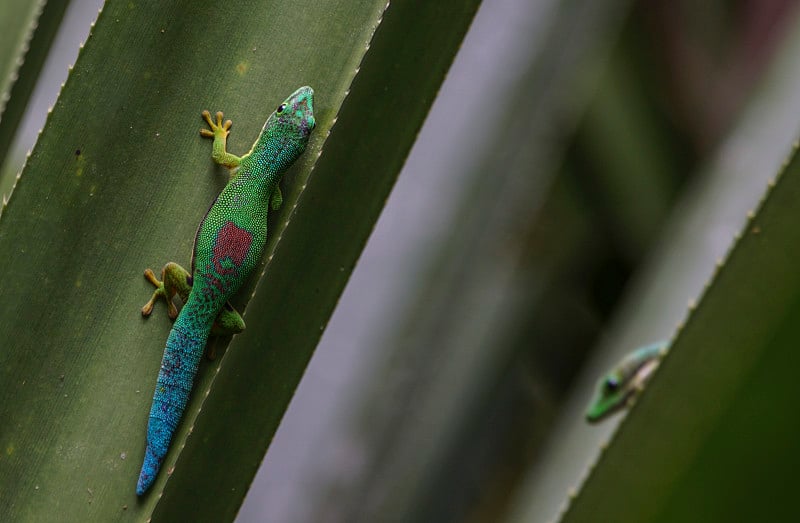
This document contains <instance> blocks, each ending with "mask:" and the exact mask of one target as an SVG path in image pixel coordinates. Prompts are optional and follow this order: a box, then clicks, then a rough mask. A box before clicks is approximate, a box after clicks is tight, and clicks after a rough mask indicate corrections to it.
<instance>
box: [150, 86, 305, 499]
mask: <svg viewBox="0 0 800 523" xmlns="http://www.w3.org/2000/svg"><path fill="white" fill-rule="evenodd" d="M313 105H314V91H313V90H312V89H311V88H310V87H301V88H300V89H298V90H296V91H295V92H294V93H292V95H291V96H289V97H288V98H287V99H286V100H285V101H284V102H283V103H282V104H280V105H279V106H278V108H277V109H276V110H275V111H274V112H273V113H272V114H271V115H270V116H269V118H268V119H267V121H266V123H265V124H264V127H263V128H262V129H261V133H260V134H259V135H258V139H256V141H255V143H254V144H253V147H252V148H251V149H250V152H248V153H247V154H245V155H244V156H242V157H241V158H239V157H238V156H235V155H233V154H231V153H229V152H228V151H227V150H226V140H227V138H228V134H229V133H230V130H229V129H230V127H231V121H230V120H228V121H226V122H225V123H223V122H222V113H221V112H218V113H217V114H216V122H214V121H213V120H212V119H211V114H210V113H209V112H208V111H203V118H204V119H205V121H206V122H207V123H208V125H209V127H210V128H211V130H208V129H201V130H200V134H201V135H202V136H204V137H208V138H213V139H214V144H213V146H212V153H211V158H212V159H213V160H214V161H215V162H216V163H218V164H220V165H224V166H225V167H227V168H228V169H230V173H231V178H230V181H229V182H228V184H227V185H226V186H225V188H224V189H223V190H222V192H221V193H220V194H219V196H217V198H216V200H215V201H214V203H213V204H212V205H211V207H210V208H209V209H208V212H206V215H205V217H204V218H203V220H202V221H201V222H200V225H199V226H198V228H197V233H196V234H195V238H194V248H193V251H192V253H193V254H192V269H191V271H187V270H186V269H184V268H183V267H181V266H180V265H178V264H176V263H168V264H167V265H165V266H164V269H163V270H162V272H161V274H162V276H161V278H162V281H159V280H158V279H157V278H156V277H155V275H154V274H153V271H151V270H150V269H148V270H146V271H145V277H146V278H147V279H148V280H149V281H150V282H151V283H153V285H155V286H156V290H155V292H154V293H153V296H152V298H151V299H150V301H148V302H147V304H146V305H145V306H144V307H142V314H143V315H144V316H148V315H149V314H150V313H151V312H152V310H153V305H154V303H155V301H156V300H158V299H160V298H163V299H165V300H166V302H167V308H168V313H169V316H170V318H173V319H175V323H174V324H173V326H172V330H171V331H170V334H169V337H168V338H167V344H166V348H165V349H164V357H163V359H162V361H161V370H160V371H159V373H158V379H157V382H156V388H155V393H154V394H153V403H152V407H151V409H150V419H149V422H148V424H147V447H146V450H145V456H144V463H143V464H142V470H141V472H140V474H139V481H138V482H137V484H136V494H137V495H139V496H141V495H143V494H144V493H145V492H146V491H147V489H148V488H150V486H151V485H152V484H153V481H155V478H156V475H157V474H158V471H159V469H160V468H161V463H162V461H163V460H164V457H165V456H166V454H167V450H168V449H169V445H170V441H171V440H172V435H173V434H174V433H175V429H176V427H177V426H178V423H179V421H180V419H181V416H182V415H183V411H184V409H185V407H186V402H187V400H188V398H189V393H190V392H191V390H192V384H193V381H194V377H195V375H196V374H197V367H198V365H199V363H200V356H201V355H202V353H203V348H204V347H205V345H206V342H207V340H208V337H209V335H210V334H232V333H236V332H241V331H242V330H243V329H244V321H243V320H242V317H241V316H240V315H239V313H237V312H236V311H235V310H234V309H233V307H231V306H230V304H229V303H228V299H229V298H230V297H231V296H233V295H234V294H235V293H236V291H238V290H239V288H240V287H241V285H242V284H243V283H244V281H245V279H246V278H247V276H248V275H249V274H250V273H251V272H252V271H253V269H254V268H255V267H256V265H257V264H258V262H259V260H260V259H261V254H262V252H263V251H264V246H265V245H266V243H267V213H268V210H269V209H272V210H277V209H278V208H280V206H281V203H282V201H283V198H282V196H281V191H280V188H279V187H278V182H279V181H280V179H281V177H282V176H283V174H284V173H285V172H286V170H287V169H288V168H289V166H290V165H291V164H292V163H294V161H295V160H296V159H297V158H298V157H299V156H300V155H301V154H302V153H303V151H304V150H305V148H306V144H307V143H308V138H309V136H310V134H311V131H312V130H313V129H314V125H315V120H314V106H313ZM176 293H177V294H178V295H179V296H180V298H181V299H182V300H183V301H184V305H183V308H182V309H181V310H180V313H179V312H178V311H177V309H176V308H175V306H174V305H173V304H172V298H173V296H174V295H175V294H176Z"/></svg>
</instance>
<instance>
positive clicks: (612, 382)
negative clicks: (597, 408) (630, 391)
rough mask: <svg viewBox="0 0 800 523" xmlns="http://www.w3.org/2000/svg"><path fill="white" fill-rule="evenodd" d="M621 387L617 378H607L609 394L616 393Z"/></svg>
mask: <svg viewBox="0 0 800 523" xmlns="http://www.w3.org/2000/svg"><path fill="white" fill-rule="evenodd" d="M618 387H619V381H617V378H607V379H606V390H607V391H608V392H614V391H615V390H617V388H618Z"/></svg>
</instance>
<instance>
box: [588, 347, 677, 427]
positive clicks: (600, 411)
mask: <svg viewBox="0 0 800 523" xmlns="http://www.w3.org/2000/svg"><path fill="white" fill-rule="evenodd" d="M666 351H667V343H666V342H658V343H653V344H651V345H647V346H645V347H642V348H640V349H638V350H636V351H634V352H632V353H630V354H628V355H627V356H626V357H625V358H624V359H623V360H622V361H621V362H620V363H619V365H617V367H616V368H614V369H613V370H612V371H611V372H609V373H608V374H606V375H605V376H604V377H603V379H601V380H600V381H599V382H598V384H597V389H596V391H595V394H594V397H593V398H592V401H591V403H589V407H588V408H587V409H586V420H587V421H588V422H589V423H597V422H598V421H602V420H604V419H606V418H607V417H608V416H610V415H611V414H613V413H614V412H617V411H618V410H620V409H622V408H623V407H625V406H627V405H628V403H629V402H630V400H631V398H632V397H633V395H634V393H636V391H638V390H641V389H642V388H643V387H644V384H645V383H646V382H647V380H648V379H649V378H650V375H651V374H652V373H653V371H655V369H656V367H658V365H659V363H660V361H661V356H663V355H664V354H665V353H666Z"/></svg>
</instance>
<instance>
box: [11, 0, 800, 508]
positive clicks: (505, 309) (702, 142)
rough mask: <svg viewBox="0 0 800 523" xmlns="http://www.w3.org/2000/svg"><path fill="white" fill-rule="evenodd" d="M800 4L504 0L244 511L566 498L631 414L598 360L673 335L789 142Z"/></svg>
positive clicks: (365, 258)
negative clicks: (594, 419) (612, 417)
mask: <svg viewBox="0 0 800 523" xmlns="http://www.w3.org/2000/svg"><path fill="white" fill-rule="evenodd" d="M101 4H102V2H100V1H98V0H72V2H71V3H70V5H69V8H68V10H67V13H66V15H65V23H64V25H63V27H62V29H61V31H60V32H59V34H58V36H57V37H56V41H55V43H54V45H53V50H52V51H51V54H50V56H49V57H48V60H47V62H46V65H45V69H44V71H43V75H42V77H41V79H40V82H39V84H38V86H37V89H36V91H35V92H34V93H33V98H32V104H31V106H30V109H29V111H28V114H27V115H26V116H25V119H24V123H23V132H21V133H19V136H18V139H17V141H16V142H15V144H14V146H13V151H12V154H10V155H9V158H8V160H7V161H6V163H5V164H4V166H3V169H6V170H11V171H17V170H18V169H19V168H20V165H21V163H22V161H24V153H25V151H26V150H28V149H30V147H32V144H33V142H34V141H35V138H36V133H37V132H38V129H40V128H41V126H42V125H43V122H44V118H45V115H46V111H47V107H48V106H52V105H53V104H54V102H55V98H56V96H57V93H58V89H59V86H60V84H61V82H63V81H64V79H65V78H66V74H67V67H68V65H69V64H71V63H73V62H74V60H75V57H76V56H77V52H78V48H79V44H80V42H81V41H83V40H84V39H85V37H86V34H87V33H88V30H89V26H90V24H91V22H92V21H93V20H94V17H95V16H96V13H97V9H98V8H99V7H100V5H101ZM390 12H391V7H390ZM797 14H798V13H797V2H790V1H782V0H767V1H756V0H738V1H722V0H712V1H709V2H702V3H697V2H688V1H678V2H675V1H667V0H642V1H638V2H629V1H610V0H595V1H590V0H586V1H580V0H570V1H563V2H557V1H548V0H537V1H531V0H484V2H483V3H482V5H481V8H480V10H479V11H478V13H477V15H476V17H475V20H474V22H473V25H472V27H471V29H470V31H469V33H468V35H467V37H466V39H465V41H464V44H463V47H462V49H461V50H460V52H459V54H458V56H457V57H456V60H455V62H454V64H453V66H452V68H451V70H450V73H449V74H448V77H447V79H446V81H445V83H444V84H443V86H442V88H441V91H440V93H439V96H438V98H437V100H436V101H435V103H434V105H433V108H432V109H431V112H430V114H429V116H428V119H427V121H426V123H425V125H424V127H423V129H422V131H421V132H420V135H419V138H418V140H417V143H416V145H415V146H414V148H413V150H412V152H411V154H410V156H409V158H408V160H407V162H406V165H405V167H404V169H403V171H402V173H401V175H400V177H399V179H398V182H397V185H396V186H395V188H394V190H393V192H392V195H391V197H390V198H389V200H388V201H387V204H386V207H385V209H384V211H383V214H382V215H381V218H380V220H379V222H378V224H377V225H376V227H375V230H374V232H373V234H372V236H371V238H370V240H369V243H368V244H367V247H366V248H365V250H364V252H363V254H362V256H361V258H360V260H359V262H358V265H357V267H356V269H355V271H354V272H353V274H352V277H351V279H350V281H349V283H348V286H347V288H346V290H345V292H344V294H343V295H342V297H341V299H340V302H339V305H338V307H337V309H336V311H335V313H334V315H333V317H332V319H331V321H330V323H329V324H328V326H327V329H326V330H325V333H324V335H323V338H322V341H321V342H320V344H319V346H318V348H317V350H316V353H315V355H314V357H313V358H312V360H311V363H310V365H309V367H308V369H307V371H306V374H305V376H304V378H303V380H302V382H301V384H300V386H299V388H298V390H297V392H296V394H295V397H294V399H293V401H292V403H291V405H290V407H289V410H288V411H287V413H286V415H285V417H284V420H283V422H282V424H281V426H280V428H279V430H278V432H277V434H276V436H275V439H274V441H273V443H272V445H271V447H270V449H269V451H268V453H267V455H266V458H265V460H264V462H263V464H262V467H261V470H260V472H259V474H258V476H257V477H256V479H255V480H254V483H253V485H252V488H251V490H250V492H249V494H248V497H247V499H246V501H245V503H244V505H243V507H242V509H241V511H240V513H239V517H238V521H239V522H240V523H249V522H255V521H278V522H284V521H285V522H312V521H313V522H331V523H333V522H350V521H437V522H448V521H452V522H483V521H517V520H519V521H523V520H524V521H550V520H552V519H554V518H555V517H556V515H557V513H558V511H559V510H560V509H561V508H562V507H563V504H564V503H565V502H566V499H567V493H568V492H569V489H571V488H574V487H576V486H578V484H579V483H580V481H581V478H582V477H583V475H584V474H585V470H586V466H587V464H588V463H589V462H591V460H592V459H593V456H594V455H595V454H596V453H597V449H598V448H599V446H600V445H601V444H602V442H603V441H605V440H606V439H607V438H608V437H609V435H610V434H611V433H612V432H613V426H614V422H609V423H607V424H604V425H602V426H599V427H588V426H585V425H584V423H583V416H582V414H583V408H584V406H585V403H586V402H587V401H588V399H589V395H590V392H591V387H592V386H593V383H594V381H595V379H596V378H597V377H598V376H599V375H600V374H601V373H602V371H604V370H605V369H606V368H607V367H609V366H611V364H613V362H614V361H615V360H616V359H618V358H619V357H620V356H621V355H622V354H624V353H625V352H627V351H629V350H632V349H634V348H636V347H637V346H639V345H642V344H645V343H649V342H652V341H658V340H661V339H668V338H670V337H671V336H672V335H673V334H674V332H675V327H676V326H677V325H678V324H679V323H680V322H681V321H682V320H683V318H684V316H685V314H686V311H687V307H689V306H690V304H691V302H692V300H694V299H695V298H697V297H698V296H699V294H700V293H701V292H702V290H703V285H704V284H705V282H706V281H707V280H708V278H709V277H710V275H711V274H712V273H713V271H714V269H715V266H716V263H717V261H718V260H719V259H720V258H721V257H723V256H724V254H725V252H726V250H727V249H728V248H729V246H730V244H731V241H732V238H733V236H734V235H735V234H736V233H737V232H738V231H739V230H740V228H741V227H742V225H743V224H744V222H745V218H746V213H747V211H748V210H750V209H752V208H754V207H755V205H756V204H757V202H758V201H759V198H760V197H761V195H762V193H763V189H764V187H765V186H766V183H767V180H768V179H769V178H770V177H772V176H774V175H775V173H776V172H777V170H778V167H779V166H780V164H781V162H782V161H783V159H784V158H785V157H786V155H787V154H788V153H789V151H790V148H791V144H792V142H793V141H794V139H795V137H796V136H797V130H798V119H797V115H798V114H800V107H798V103H800V102H797V101H795V100H793V98H797V97H796V93H797V92H800V90H799V89H800V79H799V78H800V68H798V65H797V64H796V63H794V62H795V61H796V60H795V59H794V58H796V56H798V54H797V53H798V47H800V42H798V41H797V40H798V36H797V35H798V19H797ZM389 15H390V14H389ZM443 23H446V21H444V22H443ZM431 52H432V53H434V52H436V51H435V49H431ZM420 59H421V60H424V59H425V57H420ZM333 132H335V128H334V130H333ZM542 478H547V481H542ZM532 505H533V506H535V509H531V506H532Z"/></svg>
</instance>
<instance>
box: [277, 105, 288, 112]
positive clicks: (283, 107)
mask: <svg viewBox="0 0 800 523" xmlns="http://www.w3.org/2000/svg"><path fill="white" fill-rule="evenodd" d="M285 109H286V104H280V105H279V106H278V108H277V109H276V110H275V114H283V111H284V110H285Z"/></svg>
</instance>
